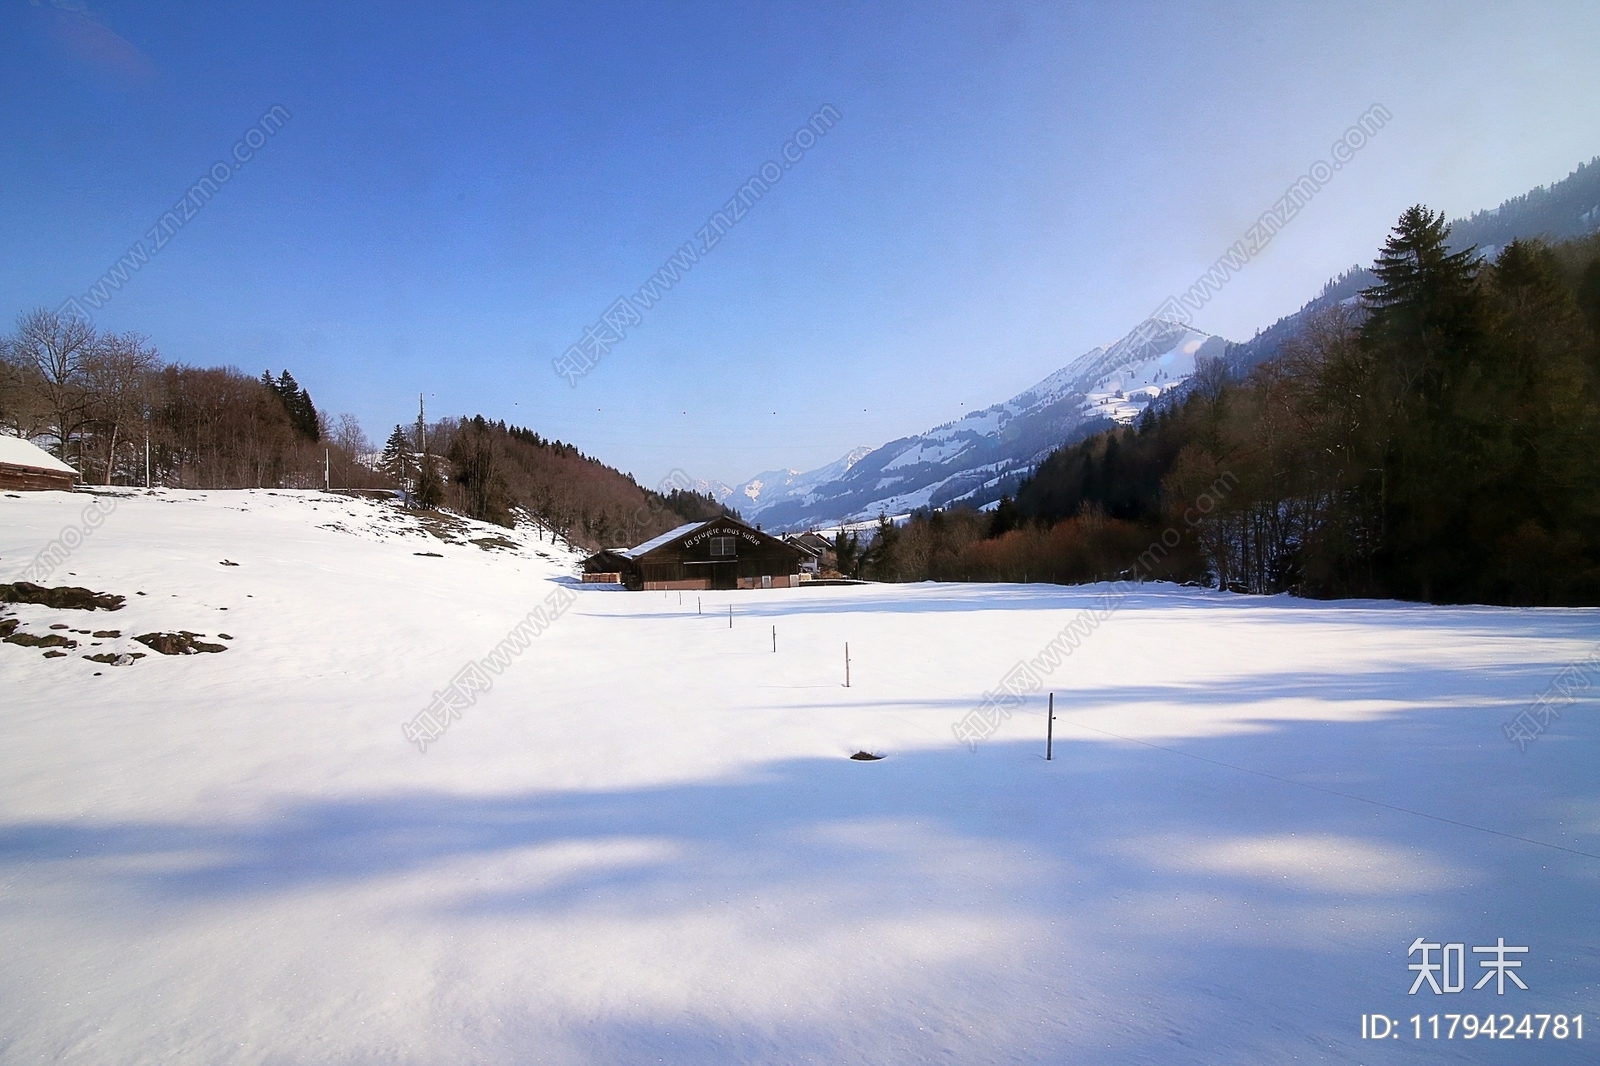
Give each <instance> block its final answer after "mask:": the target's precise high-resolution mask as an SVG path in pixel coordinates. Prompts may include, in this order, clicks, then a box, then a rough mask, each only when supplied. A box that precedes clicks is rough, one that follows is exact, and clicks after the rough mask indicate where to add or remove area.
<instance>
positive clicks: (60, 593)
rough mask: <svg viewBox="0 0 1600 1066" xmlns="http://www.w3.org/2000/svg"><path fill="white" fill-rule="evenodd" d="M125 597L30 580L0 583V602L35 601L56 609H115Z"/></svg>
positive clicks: (117, 608) (118, 608) (119, 607)
mask: <svg viewBox="0 0 1600 1066" xmlns="http://www.w3.org/2000/svg"><path fill="white" fill-rule="evenodd" d="M124 599H125V597H122V596H118V595H115V594H113V593H110V592H93V591H91V590H89V589H86V588H80V587H78V586H76V585H62V586H60V587H59V588H53V589H50V588H45V587H44V586H43V585H35V584H34V583H33V582H31V581H18V582H17V583H16V584H14V585H0V602H5V603H37V604H42V605H44V606H45V607H54V608H56V609H57V610H72V611H94V610H102V611H117V610H121V609H122V604H123V601H124Z"/></svg>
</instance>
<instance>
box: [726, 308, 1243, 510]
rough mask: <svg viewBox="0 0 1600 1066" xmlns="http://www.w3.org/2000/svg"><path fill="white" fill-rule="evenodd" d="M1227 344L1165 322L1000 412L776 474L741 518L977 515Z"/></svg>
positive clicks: (1074, 366) (762, 478)
mask: <svg viewBox="0 0 1600 1066" xmlns="http://www.w3.org/2000/svg"><path fill="white" fill-rule="evenodd" d="M1225 344H1226V342H1224V341H1223V340H1222V338H1220V337H1213V336H1211V335H1210V334H1207V333H1201V332H1199V331H1198V330H1193V329H1189V328H1187V327H1185V326H1181V325H1176V324H1174V323H1168V322H1156V323H1153V324H1152V326H1150V327H1148V328H1143V327H1142V328H1141V329H1139V330H1135V331H1134V332H1132V333H1130V334H1129V335H1128V336H1127V337H1124V338H1123V339H1122V340H1120V341H1118V342H1117V343H1116V344H1113V345H1111V346H1109V347H1099V348H1094V349H1092V350H1091V351H1089V352H1086V353H1085V354H1084V355H1082V356H1080V357H1079V358H1078V359H1076V360H1075V361H1074V362H1072V363H1071V364H1069V365H1068V366H1066V367H1064V368H1063V369H1061V370H1058V371H1056V372H1055V373H1054V374H1051V375H1050V376H1049V377H1047V378H1045V379H1044V380H1043V381H1041V382H1039V383H1038V384H1037V385H1035V386H1033V387H1032V388H1031V389H1028V390H1027V391H1025V392H1022V393H1019V394H1017V395H1016V396H1013V397H1012V398H1011V399H1009V400H1007V401H1006V402H1005V403H1001V404H995V405H994V406H993V407H989V408H986V409H984V410H982V411H974V412H972V413H971V414H969V415H967V416H966V417H964V418H962V419H959V420H957V421H955V422H947V423H945V424H944V425H942V426H939V427H937V428H935V429H932V430H929V431H928V432H927V433H922V434H918V435H917V436H913V437H903V438H901V439H900V440H896V441H891V442H890V443H888V444H885V445H884V446H883V447H881V448H875V449H856V450H854V451H852V452H850V453H849V454H848V455H846V456H844V457H843V458H841V459H840V460H838V461H837V462H835V463H832V464H830V465H829V466H827V467H823V468H822V469H820V470H815V471H811V472H809V473H805V474H800V473H796V472H794V471H776V472H772V473H769V474H763V475H759V476H758V477H756V478H752V479H751V480H750V481H749V482H746V483H745V486H743V487H742V490H743V493H744V496H745V498H746V499H749V500H750V503H749V504H748V505H746V504H744V503H743V502H742V501H741V502H739V503H738V504H737V506H738V507H739V510H740V512H741V513H742V514H743V515H744V516H745V517H746V518H747V519H752V520H757V519H758V520H760V521H761V522H762V524H763V525H765V526H767V527H768V528H773V529H796V528H801V527H805V526H821V525H828V524H832V523H836V522H841V521H851V520H859V519H866V518H872V517H874V516H876V515H877V514H878V513H879V512H880V511H884V512H888V513H890V514H896V513H900V512H903V511H908V510H911V509H913V508H916V507H925V506H934V507H940V506H944V505H945V504H949V503H956V502H960V503H965V504H969V505H971V506H982V505H983V504H986V503H991V502H993V501H994V500H998V499H999V498H1000V496H1001V495H1002V494H1004V493H1006V492H1009V491H1011V490H1012V489H1013V488H1014V486H1015V484H1016V481H1017V479H1018V478H1019V477H1020V476H1021V475H1023V474H1025V473H1027V471H1028V470H1030V469H1032V467H1033V464H1034V463H1036V462H1037V461H1038V460H1039V459H1040V458H1041V457H1043V456H1044V455H1046V454H1048V453H1049V452H1050V451H1051V450H1052V449H1054V448H1056V447H1059V446H1060V445H1061V444H1062V443H1063V442H1065V441H1070V440H1078V439H1081V438H1082V437H1085V436H1088V435H1089V434H1091V433H1095V432H1098V431H1099V430H1101V429H1104V428H1106V427H1108V426H1111V425H1114V424H1117V423H1127V422H1131V421H1133V420H1134V419H1135V418H1137V417H1138V416H1139V414H1140V412H1142V411H1143V410H1144V409H1145V407H1146V406H1148V405H1149V403H1150V402H1151V401H1152V400H1153V399H1155V398H1156V397H1157V396H1159V395H1160V394H1161V393H1162V392H1164V391H1165V390H1167V389H1169V388H1172V387H1173V386H1175V385H1176V384H1178V383H1180V382H1182V381H1184V380H1185V379H1187V378H1188V377H1189V375H1191V374H1193V373H1194V367H1195V361H1196V360H1197V359H1203V358H1206V357H1212V358H1217V357H1220V356H1221V355H1222V354H1223V351H1224V347H1225Z"/></svg>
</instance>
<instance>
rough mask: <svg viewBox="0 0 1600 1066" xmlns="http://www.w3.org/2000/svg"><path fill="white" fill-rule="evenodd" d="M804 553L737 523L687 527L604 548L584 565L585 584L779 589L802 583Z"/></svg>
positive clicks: (720, 520) (726, 520)
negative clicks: (625, 545)
mask: <svg viewBox="0 0 1600 1066" xmlns="http://www.w3.org/2000/svg"><path fill="white" fill-rule="evenodd" d="M803 554H804V553H803V552H801V550H800V549H799V548H796V547H795V546H794V545H792V544H786V543H784V542H783V541H781V540H779V539H778V538H777V537H772V536H768V535H767V534H765V533H763V532H761V531H760V530H759V529H752V528H751V527H750V526H747V525H745V524H744V523H743V522H741V521H739V520H738V519H737V518H729V517H726V516H724V517H722V518H713V519H711V521H709V522H690V523H689V524H687V525H682V526H679V527H678V528H677V529H673V530H668V531H667V532H665V533H663V534H661V536H659V537H655V538H654V539H652V540H647V541H645V542H644V543H643V544H640V545H638V546H637V547H634V548H606V549H604V550H602V551H598V552H595V553H594V554H593V555H591V556H590V557H589V558H588V559H586V560H585V561H584V564H583V579H584V580H585V581H589V582H594V581H603V582H615V583H618V584H623V585H626V586H627V587H628V588H630V589H634V590H639V589H647V590H655V589H781V588H791V587H793V586H795V585H798V584H799V583H800V560H801V557H802V555H803Z"/></svg>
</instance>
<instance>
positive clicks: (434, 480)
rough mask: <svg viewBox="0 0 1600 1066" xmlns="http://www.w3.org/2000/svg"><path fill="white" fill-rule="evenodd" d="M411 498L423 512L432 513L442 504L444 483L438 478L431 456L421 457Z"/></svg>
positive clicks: (436, 468) (435, 465)
mask: <svg viewBox="0 0 1600 1066" xmlns="http://www.w3.org/2000/svg"><path fill="white" fill-rule="evenodd" d="M413 498H414V499H415V500H416V503H417V506H418V507H420V508H422V509H423V510H424V511H432V510H434V509H435V508H437V507H438V506H439V505H440V504H441V503H443V502H444V481H443V480H442V479H441V478H440V477H439V470H438V465H437V464H436V463H435V462H434V458H433V456H431V455H424V456H423V457H422V462H421V464H420V466H419V468H418V470H417V490H416V492H415V493H414V494H413Z"/></svg>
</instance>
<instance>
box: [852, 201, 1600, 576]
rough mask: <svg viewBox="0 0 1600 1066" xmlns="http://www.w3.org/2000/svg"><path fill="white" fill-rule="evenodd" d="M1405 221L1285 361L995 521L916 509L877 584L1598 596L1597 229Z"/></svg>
mask: <svg viewBox="0 0 1600 1066" xmlns="http://www.w3.org/2000/svg"><path fill="white" fill-rule="evenodd" d="M1451 249H1452V242H1451V240H1450V231H1449V227H1448V226H1447V225H1446V224H1445V222H1444V221H1443V217H1442V216H1441V215H1437V214H1434V213H1431V212H1429V211H1428V210H1426V209H1425V208H1422V207H1415V208H1411V209H1410V210H1408V211H1407V212H1406V213H1405V214H1404V215H1403V216H1402V217H1401V219H1400V220H1399V223H1398V224H1397V226H1396V227H1395V229H1394V231H1393V232H1392V234H1391V236H1390V238H1389V240H1388V241H1387V243H1386V244H1385V246H1384V248H1383V251H1382V253H1381V254H1380V256H1379V257H1378V260H1377V262H1376V263H1375V264H1374V266H1373V268H1372V270H1373V275H1374V277H1375V279H1376V282H1375V284H1373V285H1372V286H1370V287H1369V288H1368V289H1366V290H1365V292H1364V293H1363V294H1362V297H1361V299H1360V300H1359V301H1357V302H1354V303H1349V302H1337V301H1335V302H1331V303H1330V304H1329V305H1328V306H1326V307H1325V308H1323V309H1322V310H1321V311H1320V312H1319V313H1318V314H1317V315H1315V316H1314V317H1313V318H1312V319H1311V320H1310V321H1309V322H1308V323H1307V325H1306V328H1304V329H1303V330H1301V331H1300V332H1299V334H1298V335H1297V336H1296V337H1294V338H1293V339H1292V340H1290V341H1289V342H1288V343H1286V344H1285V346H1284V350H1283V352H1282V354H1281V355H1280V356H1279V357H1278V358H1275V359H1271V360H1268V361H1266V362H1264V363H1261V364H1259V365H1257V366H1256V367H1254V368H1252V369H1250V370H1249V371H1248V373H1247V374H1245V375H1244V376H1242V377H1240V376H1233V375H1230V373H1229V368H1228V367H1227V366H1226V365H1225V364H1213V365H1209V366H1208V367H1206V368H1203V369H1202V370H1201V371H1200V372H1199V373H1197V375H1196V384H1195V386H1194V387H1193V388H1192V390H1191V391H1190V393H1189V395H1188V396H1187V397H1186V398H1185V399H1184V401H1183V402H1182V403H1181V404H1180V405H1177V406H1174V407H1171V408H1169V409H1166V410H1164V411H1160V412H1154V411H1152V412H1148V413H1147V414H1146V416H1145V417H1144V418H1143V419H1142V420H1141V421H1140V423H1139V424H1138V425H1137V426H1134V427H1126V428H1121V429H1117V430H1113V431H1110V432H1107V433H1103V434H1100V435H1098V436H1096V437H1094V438H1091V439H1089V440H1087V441H1084V442H1081V443H1079V444H1075V445H1073V446H1071V447H1068V448H1064V449H1061V450H1058V451H1057V452H1055V453H1054V454H1052V455H1051V456H1050V457H1049V458H1048V459H1047V460H1046V461H1045V462H1043V463H1042V464H1041V465H1040V466H1039V467H1038V468H1037V470H1036V471H1035V472H1034V474H1033V475H1032V477H1030V478H1029V479H1028V480H1026V481H1025V482H1024V483H1023V484H1022V485H1021V487H1020V488H1019V490H1018V493H1017V496H1016V498H1015V499H1014V500H1009V501H1006V502H1005V503H1004V504H1003V505H1002V506H1001V507H1000V508H999V510H998V511H997V512H996V513H995V514H994V516H993V517H992V518H990V519H988V520H987V521H986V522H985V521H983V520H981V519H979V518H978V517H977V516H972V515H968V516H961V515H944V516H930V515H922V516H919V517H917V518H915V519H914V520H913V521H912V522H911V524H910V525H909V526H907V527H905V528H903V529H899V530H892V531H890V530H886V531H884V532H883V533H880V535H879V536H878V537H877V538H876V539H875V541H874V543H873V545H872V546H871V548H869V550H868V553H867V559H868V560H869V567H875V572H876V574H877V576H881V577H884V578H888V579H905V580H911V579H917V578H921V577H961V578H981V579H997V580H1023V579H1032V580H1041V579H1043V580H1053V581H1082V580H1093V579H1099V578H1110V577H1117V576H1124V577H1151V576H1156V577H1172V578H1176V579H1180V580H1189V581H1196V582H1203V583H1206V584H1213V585H1217V586H1220V587H1223V588H1228V589H1235V590H1239V591H1249V592H1264V593H1270V592H1280V591H1292V592H1297V593H1300V594H1304V595H1310V596H1324V597H1333V596H1394V597H1400V598H1404V599H1417V600H1427V601H1433V602H1486V603H1511V604H1573V603H1597V602H1600V388H1597V383H1600V341H1597V338H1600V237H1590V238H1586V239H1584V240H1580V241H1569V242H1564V243H1561V244H1558V245H1555V246H1547V245H1545V244H1543V243H1541V242H1538V241H1521V240H1516V241H1512V242H1511V243H1509V244H1508V245H1507V246H1506V247H1504V248H1503V249H1501V250H1500V251H1499V253H1498V254H1497V255H1496V256H1495V257H1494V259H1493V261H1492V262H1491V261H1489V260H1487V259H1485V258H1483V257H1480V256H1478V255H1476V254H1475V253H1473V252H1472V251H1470V250H1462V251H1452V250H1451Z"/></svg>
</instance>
